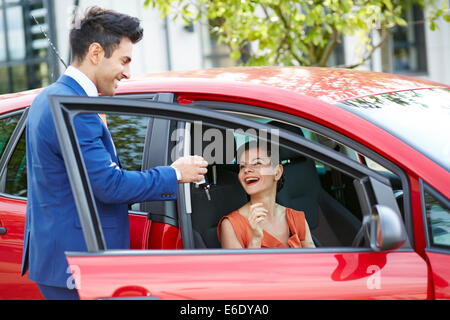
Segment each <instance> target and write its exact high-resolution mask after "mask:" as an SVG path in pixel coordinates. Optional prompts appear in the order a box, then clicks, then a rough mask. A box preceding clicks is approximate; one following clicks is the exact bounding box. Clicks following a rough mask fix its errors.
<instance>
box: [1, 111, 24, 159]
mask: <svg viewBox="0 0 450 320" xmlns="http://www.w3.org/2000/svg"><path fill="white" fill-rule="evenodd" d="M21 116H22V113H17V114H15V115H12V116H8V117H5V118H2V119H0V156H1V155H2V154H3V151H4V150H5V146H6V144H7V143H8V141H9V139H10V138H11V134H12V133H13V131H14V129H15V128H16V125H17V123H18V122H19V119H20V117H21Z"/></svg>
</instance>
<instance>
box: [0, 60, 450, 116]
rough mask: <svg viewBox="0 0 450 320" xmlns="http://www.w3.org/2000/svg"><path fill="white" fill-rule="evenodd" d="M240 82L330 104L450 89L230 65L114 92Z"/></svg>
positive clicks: (151, 79) (30, 94) (332, 72)
mask: <svg viewBox="0 0 450 320" xmlns="http://www.w3.org/2000/svg"><path fill="white" fill-rule="evenodd" d="M188 84H190V85H189V86H188V87H187V85H188ZM244 84H245V88H248V87H258V88H263V89H264V88H266V89H267V90H270V88H272V89H281V90H286V91H289V92H290V93H298V94H301V95H305V96H309V97H311V98H315V99H319V100H322V101H325V102H328V103H335V102H339V101H344V100H350V99H356V98H361V97H365V96H371V95H377V94H383V93H389V92H396V91H404V90H412V89H425V88H449V87H450V86H448V85H445V84H442V83H437V82H433V81H428V80H423V79H418V78H412V77H407V76H402V75H394V74H388V73H381V72H372V71H364V70H354V69H344V68H319V67H229V68H211V69H202V70H192V71H178V72H177V71H171V72H164V73H154V74H147V75H139V76H134V77H132V78H131V79H129V80H122V81H121V82H120V83H119V87H118V89H117V94H121V93H140V92H156V91H164V92H187V90H193V89H195V88H196V90H197V91H198V92H199V93H200V92H202V91H205V92H208V93H216V94H224V93H225V92H224V91H223V89H224V88H226V87H230V86H231V87H233V86H234V87H236V85H238V86H240V85H244ZM220 88H222V90H220ZM236 89H237V88H236ZM41 90H42V89H33V90H28V91H23V92H17V93H10V94H4V95H0V109H3V108H1V107H2V106H3V104H4V103H2V102H4V101H5V100H7V99H8V100H10V101H11V100H14V102H15V103H18V104H21V105H22V106H23V105H26V104H30V103H31V101H32V100H33V98H34V97H35V96H36V95H37V94H38V93H39V92H40V91H41Z"/></svg>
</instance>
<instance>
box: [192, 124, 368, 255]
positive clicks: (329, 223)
mask: <svg viewBox="0 0 450 320" xmlns="http://www.w3.org/2000/svg"><path fill="white" fill-rule="evenodd" d="M292 129H294V130H295V129H298V131H299V135H301V134H302V133H301V131H300V129H299V128H292ZM230 130H231V129H228V130H224V129H219V128H214V127H207V126H203V127H202V128H201V129H200V130H197V131H196V129H195V125H194V126H193V128H192V130H191V137H192V141H191V153H192V154H198V155H201V156H203V157H204V158H205V160H207V161H208V163H209V167H208V174H207V179H208V181H209V182H210V184H211V186H210V189H209V194H210V195H209V196H210V199H208V196H207V195H206V194H205V191H204V190H202V189H201V188H196V186H195V185H192V186H191V204H192V215H191V217H192V226H193V230H194V238H197V239H198V242H199V247H201V246H205V247H208V248H220V246H221V245H220V242H219V240H218V236H217V225H218V222H219V220H220V219H221V218H222V217H223V216H224V215H227V214H229V213H231V212H232V211H234V210H238V209H239V208H240V207H242V206H243V205H245V204H246V203H247V202H248V201H249V197H248V195H247V194H246V192H245V190H244V188H243V186H242V184H241V181H240V180H239V170H240V167H239V163H238V160H239V159H237V156H236V151H237V150H238V149H239V147H240V146H241V145H243V144H244V143H245V142H247V141H252V140H254V134H247V133H248V131H243V130H232V132H233V134H232V135H230V134H229V133H230ZM249 130H251V129H249ZM199 134H200V135H199ZM257 134H258V133H257ZM230 136H231V140H227V139H230ZM226 141H228V142H232V143H234V146H233V147H232V148H230V147H229V145H228V146H227V145H226V143H224V142H226ZM199 146H202V149H201V150H200V149H199ZM230 150H231V151H232V154H231V155H230ZM199 151H200V152H199ZM278 159H279V161H280V163H281V164H282V165H283V170H284V186H283V188H282V189H281V190H280V191H279V192H278V193H277V196H276V197H277V198H276V202H277V203H278V204H280V205H282V206H284V207H288V208H292V209H294V210H297V211H303V212H304V213H305V218H306V221H307V223H308V225H309V227H310V230H311V234H312V236H313V239H314V242H315V244H316V246H318V247H319V246H322V247H341V246H351V245H352V241H353V239H354V238H355V236H356V233H357V232H358V231H359V229H360V227H361V220H362V212H361V206H360V203H359V200H358V197H357V193H356V191H355V188H354V185H353V178H352V177H350V176H348V175H347V174H345V173H344V172H341V171H340V170H337V169H334V168H331V167H329V166H327V165H325V164H323V163H320V162H318V161H314V160H313V159H311V158H309V157H306V156H303V155H301V154H300V153H296V152H294V151H292V150H289V149H287V148H283V147H280V148H279V157H278Z"/></svg>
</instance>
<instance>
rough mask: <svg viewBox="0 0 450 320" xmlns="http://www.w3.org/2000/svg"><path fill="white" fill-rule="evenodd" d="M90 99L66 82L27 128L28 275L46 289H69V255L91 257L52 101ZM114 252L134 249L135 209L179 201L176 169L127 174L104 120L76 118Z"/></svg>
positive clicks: (37, 108)
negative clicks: (132, 225)
mask: <svg viewBox="0 0 450 320" xmlns="http://www.w3.org/2000/svg"><path fill="white" fill-rule="evenodd" d="M51 94H58V95H86V93H85V92H84V90H83V89H82V87H81V86H80V85H79V84H78V83H77V82H76V81H75V80H74V79H72V78H71V77H68V76H65V75H63V76H61V78H60V79H59V80H58V81H57V82H55V83H54V84H52V85H50V86H49V87H47V88H46V89H44V90H43V91H42V92H41V93H40V94H39V95H38V96H37V97H36V98H35V99H34V101H33V103H32V105H31V107H30V111H29V114H28V120H27V127H26V148H27V151H26V152H27V179H28V202H27V213H26V223H25V241H24V250H23V258H22V274H25V272H26V271H27V269H28V270H29V274H28V278H29V279H31V280H33V281H35V282H37V283H41V284H45V285H50V286H57V287H66V286H67V281H68V278H69V277H70V276H71V273H70V271H69V270H68V264H67V260H66V257H65V254H64V252H65V251H86V250H87V249H86V245H85V241H84V238H83V233H82V230H81V225H80V221H79V218H78V214H77V210H76V207H75V202H74V199H73V195H72V191H71V188H70V184H69V180H68V176H67V172H66V169H65V165H64V162H63V158H62V155H61V149H60V146H59V142H58V139H57V136H56V131H55V126H54V123H53V118H52V115H51V111H50V108H49V102H48V95H51ZM74 126H75V129H76V132H77V136H78V141H79V143H80V147H81V151H82V153H83V157H84V161H85V164H86V169H87V172H88V175H89V179H90V182H91V186H92V190H93V193H94V197H95V200H96V204H97V209H98V214H99V218H100V221H101V224H102V227H103V233H104V237H105V241H106V246H107V248H108V249H127V248H129V241H130V234H129V222H128V203H133V202H143V201H149V200H173V199H176V192H177V191H176V190H177V178H176V173H175V170H174V169H173V168H171V167H156V168H153V169H151V170H147V171H143V172H140V171H126V170H123V169H122V168H120V166H119V165H118V163H119V161H118V158H117V155H116V153H115V148H114V145H113V142H112V140H111V136H110V134H109V131H108V130H107V128H106V127H105V125H104V123H103V121H102V120H101V119H100V117H99V116H98V114H83V115H79V116H77V117H76V118H75V120H74Z"/></svg>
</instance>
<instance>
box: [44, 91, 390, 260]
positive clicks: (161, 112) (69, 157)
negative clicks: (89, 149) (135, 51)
mask: <svg viewBox="0 0 450 320" xmlns="http://www.w3.org/2000/svg"><path fill="white" fill-rule="evenodd" d="M49 100H50V108H51V111H52V115H53V117H54V122H55V126H56V132H57V135H58V139H59V142H60V145H61V148H62V153H63V157H64V161H65V162H66V164H67V167H68V175H69V180H70V181H71V186H72V189H73V191H74V195H75V194H76V195H77V197H75V202H76V205H77V208H78V212H79V213H80V212H89V217H86V216H80V222H81V225H82V227H83V233H84V235H85V240H86V245H87V248H88V251H90V252H92V251H99V250H106V245H105V241H104V239H103V234H102V230H101V227H100V220H99V218H98V213H97V209H96V207H95V202H94V198H93V194H92V190H91V187H90V183H89V179H88V177H87V174H86V169H85V167H84V161H83V159H82V156H81V151H80V148H79V146H78V142H77V140H76V133H75V131H74V128H73V118H74V117H75V116H76V115H77V114H78V113H82V112H92V113H94V112H95V113H99V112H100V113H103V112H105V111H109V110H111V109H110V108H111V106H113V107H114V108H117V109H118V110H117V112H120V110H121V108H123V107H125V106H126V105H128V106H126V108H127V109H126V110H123V111H122V113H133V114H142V115H145V114H149V115H152V116H158V117H161V118H170V119H172V120H178V121H182V122H183V121H196V120H198V119H199V118H200V119H203V120H205V119H208V120H209V121H211V122H212V123H213V124H215V125H218V124H219V123H222V126H223V127H224V128H230V127H231V128H242V127H244V128H246V129H248V128H253V129H259V130H267V127H268V126H267V125H264V124H260V123H258V122H254V121H250V120H245V119H242V118H235V117H234V116H232V115H227V114H220V115H219V114H217V113H216V111H212V110H209V109H207V108H203V107H198V106H197V107H190V108H187V107H185V106H182V107H180V106H178V105H175V104H170V103H159V102H145V101H136V100H128V99H110V98H104V97H99V98H96V99H95V100H92V99H90V98H86V97H77V96H76V97H73V96H51V97H49ZM74 101H75V102H74ZM82 104H83V105H90V106H95V107H94V108H90V109H85V108H84V109H83V108H80V107H78V108H77V107H74V106H76V105H78V106H80V105H82ZM149 104H150V105H152V106H153V107H154V108H157V109H158V112H157V113H156V112H155V111H154V110H151V109H146V106H148V105H149ZM130 105H132V107H130ZM131 108H133V109H134V110H133V111H131V110H130V109H131ZM94 109H95V111H93V110H94ZM136 109H138V110H137V111H136ZM80 110H81V111H80ZM181 114H182V115H183V116H182V117H181V116H180V115H181ZM269 127H270V126H269ZM272 128H273V129H277V130H278V128H276V127H272ZM280 133H282V135H280V137H279V138H280V140H283V139H285V141H284V146H285V147H288V148H289V147H290V148H292V150H295V151H297V152H299V153H300V154H303V155H306V156H308V157H311V158H312V159H314V160H317V161H320V162H322V163H324V164H326V165H329V166H331V167H334V168H337V169H339V170H341V171H344V172H345V173H347V174H348V175H350V176H352V177H353V178H358V179H362V178H363V176H364V177H366V176H367V177H371V178H374V179H376V180H377V181H379V182H381V183H383V184H385V185H386V186H390V183H389V180H388V179H387V178H385V177H384V176H382V175H380V174H378V173H376V172H374V171H372V170H370V169H369V168H367V167H365V166H363V165H361V164H359V163H357V162H355V161H353V160H351V159H348V158H347V157H345V156H343V155H341V154H339V153H337V152H335V151H333V150H330V149H327V148H324V147H323V146H320V145H317V144H315V143H313V142H311V141H309V140H307V139H305V138H303V137H297V136H296V135H294V134H292V133H290V132H287V131H285V132H283V130H281V131H280ZM177 146H180V144H177ZM299 147H300V148H302V149H303V150H302V149H299ZM355 166H356V167H357V169H355V168H354V167H355ZM178 188H179V190H178V191H179V194H185V193H186V190H185V189H184V185H183V184H181V185H179V186H178ZM75 190H76V191H77V192H79V194H77V192H75ZM392 205H393V206H395V207H396V204H395V203H392ZM180 208H181V209H182V210H183V206H181V207H179V209H180ZM189 209H190V208H188V210H189ZM394 209H395V208H394ZM364 210H366V212H367V210H369V211H370V208H363V211H364ZM184 211H186V210H184ZM397 212H398V208H397ZM185 213H186V214H190V212H183V211H182V212H181V215H183V214H185ZM179 216H180V212H179ZM89 218H90V221H89ZM181 220H182V218H180V221H181ZM188 236H189V238H191V237H192V235H188ZM189 242H191V243H193V240H192V241H191V240H189ZM190 247H191V246H187V248H190Z"/></svg>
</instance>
